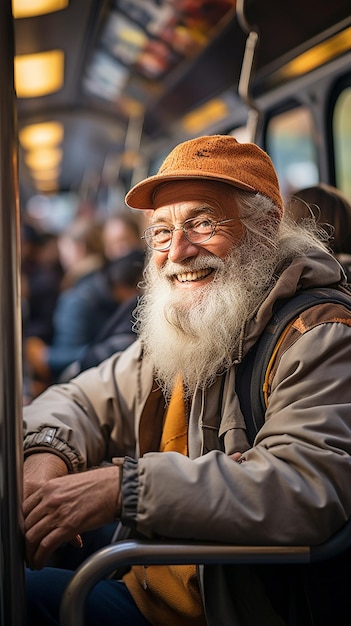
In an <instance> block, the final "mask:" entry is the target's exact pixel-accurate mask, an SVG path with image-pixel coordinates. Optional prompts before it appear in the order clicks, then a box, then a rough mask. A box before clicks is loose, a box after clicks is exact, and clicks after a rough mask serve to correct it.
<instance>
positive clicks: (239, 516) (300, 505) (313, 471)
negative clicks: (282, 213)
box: [122, 323, 351, 545]
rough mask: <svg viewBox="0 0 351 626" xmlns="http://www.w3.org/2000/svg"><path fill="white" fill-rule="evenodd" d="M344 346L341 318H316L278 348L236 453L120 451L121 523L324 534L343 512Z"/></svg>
mask: <svg viewBox="0 0 351 626" xmlns="http://www.w3.org/2000/svg"><path fill="white" fill-rule="evenodd" d="M350 351H351V328H350V326H348V325H347V324H344V323H329V324H324V325H319V326H317V327H315V328H313V329H312V330H310V331H308V332H306V333H305V334H304V335H302V336H301V337H300V338H299V339H298V340H297V341H296V343H295V344H294V345H293V346H291V347H290V348H289V349H288V350H287V351H286V353H285V354H284V355H283V356H282V358H281V360H280V364H279V367H278V369H277V372H276V375H275V378H274V384H273V387H272V391H271V396H270V401H269V406H268V409H267V414H266V422H265V425H264V426H263V428H262V429H261V431H260V432H259V434H258V436H257V438H256V441H255V445H254V446H253V447H252V448H251V449H250V450H248V451H247V452H245V453H244V455H243V457H242V459H241V462H240V463H237V462H234V461H233V460H232V459H231V458H230V457H229V456H226V455H225V454H224V453H223V452H220V451H217V450H215V451H211V452H209V453H208V454H206V455H205V456H202V457H200V458H197V459H194V460H191V459H189V458H187V457H183V456H182V455H180V454H177V453H175V452H168V453H162V454H160V453H150V454H147V455H145V456H144V457H143V458H141V459H139V460H138V461H137V462H136V461H135V460H132V459H126V461H125V467H124V471H123V487H122V488H123V521H124V523H125V524H129V525H131V526H133V525H134V526H135V527H136V528H137V530H138V531H140V532H141V533H143V534H144V535H146V536H149V537H151V536H167V537H170V538H175V537H177V538H186V539H198V540H209V541H211V540H212V541H225V542H231V543H235V544H242V545H245V544H246V545H257V544H259V545H264V544H266V545H267V544H268V545H274V544H275V545H278V544H280V545H282V544H290V545H306V544H307V545H313V544H318V543H320V542H322V541H324V540H325V539H327V538H328V537H329V536H330V535H331V534H333V533H334V532H335V531H336V530H337V529H338V528H339V527H341V526H342V524H343V523H344V522H345V521H346V520H347V519H348V518H349V517H350V516H351V489H350V481H351V367H350V353H351V352H350ZM200 522H201V523H200Z"/></svg>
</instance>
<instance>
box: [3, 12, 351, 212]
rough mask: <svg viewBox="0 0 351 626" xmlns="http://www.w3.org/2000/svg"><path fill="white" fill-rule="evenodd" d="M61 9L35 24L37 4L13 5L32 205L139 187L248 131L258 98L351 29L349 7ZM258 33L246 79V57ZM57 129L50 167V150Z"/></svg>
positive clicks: (22, 145) (27, 193)
mask: <svg viewBox="0 0 351 626" xmlns="http://www.w3.org/2000/svg"><path fill="white" fill-rule="evenodd" d="M58 2H59V5H58V8H56V9H55V10H52V11H51V12H47V13H46V14H34V15H28V14H27V13H26V10H27V9H28V8H30V7H32V5H34V4H35V3H32V2H23V0H22V1H21V2H19V0H13V2H12V6H13V14H14V26H15V46H16V50H15V52H16V57H15V82H16V92H17V111H18V127H19V176H20V190H21V194H22V198H23V201H24V202H26V201H27V199H28V198H30V197H31V196H32V195H33V194H34V193H54V192H55V191H57V190H59V191H78V192H80V193H85V190H86V189H88V190H89V189H90V188H95V189H97V188H98V187H99V186H100V187H101V185H110V184H113V183H115V182H116V180H117V179H120V180H126V181H127V183H126V184H128V181H129V182H130V174H131V172H134V175H135V173H136V175H138V172H139V173H140V172H141V175H144V174H145V171H146V170H147V168H148V165H149V163H150V162H152V161H153V160H154V159H156V160H157V158H159V156H161V157H162V156H163V153H164V151H167V150H168V149H169V148H171V147H172V146H173V145H174V144H175V143H177V142H178V141H181V140H183V139H187V138H188V137H190V136H195V135H198V134H205V133H213V132H227V131H228V130H230V129H231V128H233V127H234V126H235V125H237V124H238V122H241V123H245V120H246V119H247V117H248V112H249V111H250V110H251V111H253V112H255V113H258V111H257V110H256V99H257V96H259V95H260V94H261V93H262V92H264V91H265V90H267V89H270V88H272V87H274V85H276V84H277V81H278V82H279V81H284V80H288V78H287V76H288V77H289V74H286V73H284V71H283V70H284V68H285V66H286V65H287V64H288V63H289V62H291V61H293V60H294V57H295V56H296V54H297V52H298V53H299V54H302V53H303V52H304V51H306V49H307V48H308V47H309V46H310V42H315V43H316V45H317V44H318V42H319V41H320V38H324V36H325V33H328V32H330V36H333V35H337V34H338V32H340V30H341V29H342V28H346V27H347V26H348V25H350V22H351V18H350V8H349V0H338V2H330V1H329V0H328V1H327V0H323V2H321V0H309V2H306V0H295V1H294V2H293V3H288V4H287V3H285V2H281V0H265V2H262V1H261V0H245V2H244V1H243V0H196V1H195V0H192V1H190V0H174V1H172V0H162V1H161V0H112V1H111V0H58ZM321 5H323V6H321ZM258 34H259V44H258V46H256V43H257V42H255V44H254V52H255V54H254V57H255V58H254V59H253V58H251V59H250V53H249V52H246V55H245V56H246V62H247V63H248V65H249V70H248V72H242V63H243V59H244V51H245V46H246V45H248V44H247V42H249V40H250V37H251V42H250V43H251V44H252V37H253V36H255V35H256V36H257V38H258ZM256 47H257V49H256ZM44 53H48V54H46V55H44ZM251 54H252V49H251ZM43 55H44V56H43ZM253 60H254V63H253ZM46 61H48V62H49V63H51V64H52V66H51V67H55V68H56V73H54V71H53V70H52V69H49V77H50V79H51V86H50V85H46V86H45V85H40V82H41V81H40V79H41V78H43V77H44V70H43V67H44V63H45V62H46ZM29 62H33V63H34V64H35V63H38V64H39V65H38V66H37V67H40V68H41V69H40V70H35V69H33V67H34V68H35V65H34V66H30V65H29ZM279 72H280V73H279ZM272 77H273V78H272ZM272 81H273V82H272ZM239 82H240V83H241V86H240V89H239ZM41 88H42V89H43V91H40V89H41ZM256 121H257V120H256ZM49 122H50V123H53V126H51V129H53V132H54V133H56V134H55V137H56V140H55V141H56V143H55V145H54V146H51V147H54V153H53V154H52V155H51V156H50V155H49V152H46V153H45V152H43V151H42V149H43V148H44V147H45V148H46V147H47V146H46V145H45V137H46V136H47V135H46V134H45V133H49V131H50V126H48V125H47V126H43V127H41V125H42V124H44V123H45V124H48V123H49ZM253 136H254V133H253ZM32 140H33V141H35V140H37V147H38V146H39V147H41V154H40V153H39V156H38V161H37V160H36V155H35V149H34V147H33V144H32V143H31V141H32ZM52 142H53V140H52ZM50 159H52V160H51V161H50ZM38 163H39V164H38ZM50 163H51V165H50ZM45 164H46V165H47V166H49V165H50V167H51V172H52V173H53V178H51V179H50V175H49V173H45V170H44V165H45ZM47 169H49V167H47Z"/></svg>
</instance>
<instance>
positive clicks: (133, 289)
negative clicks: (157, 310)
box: [60, 250, 145, 382]
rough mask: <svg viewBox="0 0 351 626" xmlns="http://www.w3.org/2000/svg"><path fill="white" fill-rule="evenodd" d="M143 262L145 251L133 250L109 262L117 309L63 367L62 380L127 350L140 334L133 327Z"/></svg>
mask: <svg viewBox="0 0 351 626" xmlns="http://www.w3.org/2000/svg"><path fill="white" fill-rule="evenodd" d="M144 262H145V255H144V252H143V251H142V250H134V251H133V252H130V253H129V254H127V255H125V256H124V257H121V258H120V259H115V260H114V261H111V262H110V263H109V264H108V265H107V267H106V277H107V283H108V286H109V288H110V291H111V294H112V297H113V299H114V300H115V302H116V305H117V307H116V310H115V311H114V312H113V313H112V315H111V317H110V318H109V319H108V320H107V322H106V324H105V325H104V326H103V327H102V328H101V330H100V332H99V333H98V334H97V336H96V337H95V340H94V341H93V342H92V343H90V344H89V345H88V346H87V347H86V348H85V350H84V351H83V353H82V355H81V357H80V359H79V360H78V361H75V362H74V363H72V364H71V365H69V366H68V368H66V369H65V370H64V372H63V373H62V374H61V376H60V382H65V381H68V380H70V379H71V378H73V376H76V375H77V374H79V373H80V372H82V371H84V370H86V369H88V368H89V367H93V366H94V365H98V364H99V363H101V361H104V360H105V359H107V358H108V357H109V356H111V355H112V354H114V353H115V352H121V351H122V350H125V349H126V348H128V346H129V345H130V344H131V343H133V341H135V339H136V337H137V335H136V333H135V331H134V330H133V325H134V322H135V320H134V318H133V311H134V309H135V307H136V305H137V302H138V294H139V293H140V287H139V283H140V281H141V279H142V276H143V269H144Z"/></svg>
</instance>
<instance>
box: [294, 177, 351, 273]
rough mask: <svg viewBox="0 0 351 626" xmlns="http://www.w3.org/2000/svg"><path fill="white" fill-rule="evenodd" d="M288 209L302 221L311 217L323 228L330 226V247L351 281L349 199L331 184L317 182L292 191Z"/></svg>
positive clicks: (350, 213)
mask: <svg viewBox="0 0 351 626" xmlns="http://www.w3.org/2000/svg"><path fill="white" fill-rule="evenodd" d="M287 213H288V215H289V216H290V217H292V218H293V219H294V220H295V221H297V222H301V221H303V220H306V224H308V220H309V219H310V218H311V217H314V219H315V220H316V222H317V224H318V225H320V226H322V227H323V230H324V232H325V230H326V228H329V232H330V240H329V247H330V249H331V251H332V252H333V253H334V255H335V256H336V258H337V259H338V261H339V263H341V265H342V266H343V268H344V270H345V272H346V275H347V279H348V281H349V282H350V281H351V203H350V202H349V201H348V200H347V198H346V197H345V196H344V195H343V194H342V193H341V191H339V189H337V188H336V187H333V186H332V185H326V184H324V183H320V184H319V185H315V186H313V187H306V188H304V189H299V190H298V191H295V192H294V194H293V196H292V197H291V199H290V202H289V205H288V210H287Z"/></svg>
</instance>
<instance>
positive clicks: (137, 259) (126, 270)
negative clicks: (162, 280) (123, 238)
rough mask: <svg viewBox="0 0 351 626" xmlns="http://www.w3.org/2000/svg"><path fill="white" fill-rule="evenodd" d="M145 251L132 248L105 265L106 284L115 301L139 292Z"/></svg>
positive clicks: (126, 298)
mask: <svg viewBox="0 0 351 626" xmlns="http://www.w3.org/2000/svg"><path fill="white" fill-rule="evenodd" d="M144 263H145V253H144V252H143V251H142V250H133V251H132V252H129V253H128V254H126V255H125V256H123V257H120V258H119V259H114V260H113V261H110V262H109V263H108V265H107V266H106V275H107V281H108V285H109V287H110V290H111V293H112V296H113V298H114V300H116V302H119V303H121V302H124V301H126V300H129V299H130V298H132V297H135V296H136V295H137V294H138V293H140V289H139V283H140V281H141V280H142V277H143V270H144Z"/></svg>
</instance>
